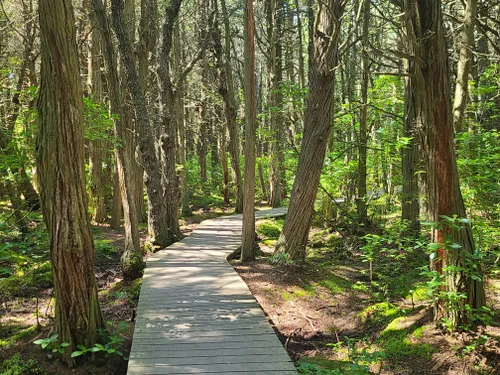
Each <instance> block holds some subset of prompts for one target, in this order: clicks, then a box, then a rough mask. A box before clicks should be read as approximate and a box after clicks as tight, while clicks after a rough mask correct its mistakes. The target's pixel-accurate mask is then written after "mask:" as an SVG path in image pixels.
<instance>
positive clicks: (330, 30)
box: [275, 0, 345, 261]
mask: <svg viewBox="0 0 500 375" xmlns="http://www.w3.org/2000/svg"><path fill="white" fill-rule="evenodd" d="M344 6H345V1H342V0H328V1H327V2H326V3H320V5H319V10H318V14H317V18H316V22H315V23H314V25H315V26H314V28H313V33H312V34H311V37H312V38H313V43H312V46H310V64H311V66H310V77H309V99H308V103H307V113H306V122H305V126H304V137H303V140H302V148H301V153H300V157H299V164H298V166H297V172H296V175H295V181H294V183H293V188H292V194H291V198H290V204H289V207H288V215H287V218H286V220H285V224H284V226H283V231H282V232H281V235H280V237H279V239H278V243H277V244H276V248H275V253H277V254H288V255H289V257H290V258H291V259H293V260H297V261H302V260H304V258H305V255H306V252H305V246H306V243H307V236H308V233H309V228H310V225H311V219H312V215H313V211H314V200H315V198H316V193H317V191H318V183H319V179H320V175H321V169H322V167H323V160H324V157H325V151H326V146H327V141H328V136H329V133H330V129H331V124H332V101H333V89H334V81H335V73H334V68H335V66H336V65H337V59H338V38H339V31H340V24H341V17H342V14H343V12H344Z"/></svg>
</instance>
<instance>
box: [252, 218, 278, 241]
mask: <svg viewBox="0 0 500 375" xmlns="http://www.w3.org/2000/svg"><path fill="white" fill-rule="evenodd" d="M255 229H256V231H257V234H259V235H260V236H262V237H266V238H277V237H279V235H280V233H281V226H280V225H279V223H278V222H276V221H275V220H265V221H263V222H260V223H259V222H257V224H256V228H255Z"/></svg>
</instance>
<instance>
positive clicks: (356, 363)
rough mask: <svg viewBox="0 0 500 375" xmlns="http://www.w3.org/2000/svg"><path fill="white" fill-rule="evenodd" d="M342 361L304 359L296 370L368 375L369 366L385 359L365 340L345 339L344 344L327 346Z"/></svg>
mask: <svg viewBox="0 0 500 375" xmlns="http://www.w3.org/2000/svg"><path fill="white" fill-rule="evenodd" d="M327 345H328V346H330V347H332V349H333V351H334V352H335V353H337V355H338V356H339V357H346V360H344V361H331V360H324V359H318V358H304V360H301V361H300V362H299V366H298V368H297V370H298V371H299V373H300V374H315V375H366V374H370V373H371V372H370V365H374V364H379V368H381V366H382V365H381V364H382V362H383V360H384V359H385V358H386V354H385V352H384V351H382V350H377V349H374V348H372V346H371V344H370V343H369V342H368V340H367V339H364V340H357V339H351V338H349V337H345V342H343V341H340V342H337V343H335V344H327Z"/></svg>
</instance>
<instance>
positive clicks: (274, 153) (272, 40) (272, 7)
mask: <svg viewBox="0 0 500 375" xmlns="http://www.w3.org/2000/svg"><path fill="white" fill-rule="evenodd" d="M276 3H277V2H276V0H267V1H266V8H267V22H268V32H267V33H268V38H269V62H268V73H269V88H270V90H269V107H270V108H269V112H270V113H269V117H270V128H271V133H272V137H271V146H270V148H271V155H270V156H271V166H270V170H269V187H270V188H269V190H270V191H269V193H270V194H269V204H270V205H271V207H279V206H280V205H281V198H282V194H283V186H282V181H281V180H282V174H283V172H282V158H283V151H282V149H281V144H282V138H283V136H282V133H283V124H282V123H283V116H282V115H281V113H282V111H283V94H282V93H281V90H280V85H281V84H282V83H283V82H282V81H283V62H282V57H283V45H282V41H281V37H282V35H281V31H282V30H281V29H282V16H281V15H278V10H281V11H282V9H281V8H282V6H280V7H279V8H280V9H277V6H276ZM279 3H280V4H279V5H282V4H281V1H280V2H279Z"/></svg>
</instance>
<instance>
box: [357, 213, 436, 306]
mask: <svg viewBox="0 0 500 375" xmlns="http://www.w3.org/2000/svg"><path fill="white" fill-rule="evenodd" d="M407 229H408V223H407V222H405V221H396V222H394V223H393V224H391V225H386V226H384V228H383V229H382V233H380V234H375V233H369V234H367V235H365V236H364V237H363V240H364V241H365V244H364V245H363V246H361V260H362V261H363V262H367V263H371V265H372V268H373V280H372V281H371V283H370V288H372V292H373V295H374V297H375V298H377V299H386V298H392V297H402V298H404V297H406V296H407V295H408V293H409V291H410V290H412V289H413V287H412V285H413V284H414V283H416V282H418V281H419V273H418V270H417V269H416V268H418V267H419V266H421V265H422V264H425V259H424V257H423V256H422V255H423V254H424V250H425V248H426V246H427V241H426V240H425V239H423V238H407V237H405V236H403V235H402V234H403V233H405V232H406V231H407Z"/></svg>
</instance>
